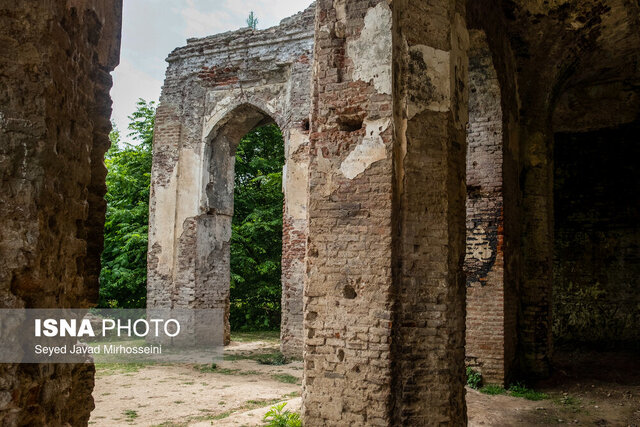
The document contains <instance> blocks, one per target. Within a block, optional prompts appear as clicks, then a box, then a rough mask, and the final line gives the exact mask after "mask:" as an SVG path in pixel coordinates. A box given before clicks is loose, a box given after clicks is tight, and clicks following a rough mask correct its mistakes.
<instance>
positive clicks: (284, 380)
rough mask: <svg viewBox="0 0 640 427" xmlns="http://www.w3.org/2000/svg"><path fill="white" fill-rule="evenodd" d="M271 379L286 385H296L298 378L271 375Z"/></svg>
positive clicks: (286, 375) (285, 375)
mask: <svg viewBox="0 0 640 427" xmlns="http://www.w3.org/2000/svg"><path fill="white" fill-rule="evenodd" d="M271 378H273V379H274V380H276V381H280V382H281V383H286V384H296V383H297V382H298V378H296V377H294V376H293V375H289V374H273V375H271Z"/></svg>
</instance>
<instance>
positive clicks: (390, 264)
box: [303, 0, 467, 426]
mask: <svg viewBox="0 0 640 427" xmlns="http://www.w3.org/2000/svg"><path fill="white" fill-rule="evenodd" d="M414 3H415V2H414ZM432 3H437V7H436V6H434V5H432V6H424V5H415V4H411V3H410V2H408V1H398V2H394V3H393V6H389V4H388V2H387V1H363V0H351V1H335V2H334V1H329V0H321V1H319V2H318V4H317V19H316V45H315V58H316V59H315V61H316V63H315V67H314V81H313V97H314V100H313V108H312V128H311V147H310V148H311V152H310V154H311V162H310V171H309V179H310V185H309V188H310V199H309V221H310V222H309V236H310V237H309V240H308V249H307V259H308V265H307V283H306V286H305V292H304V294H305V295H304V311H305V319H304V339H305V343H304V344H305V345H304V350H305V375H304V394H303V402H304V404H303V418H304V423H305V425H307V426H316V425H318V426H319V425H347V424H354V425H429V424H439V423H442V422H444V423H449V424H454V425H464V424H466V410H465V404H464V364H463V362H464V275H463V273H462V262H463V259H464V248H465V242H464V235H465V221H464V218H465V207H464V199H465V185H464V170H465V162H464V158H465V146H466V145H465V124H466V120H467V118H466V103H467V98H466V89H465V88H466V85H467V75H466V69H467V64H466V62H467V60H466V45H467V36H466V26H465V22H464V7H463V3H462V2H449V1H437V2H432ZM392 8H393V10H392ZM392 70H394V72H395V73H396V75H395V78H392V73H393V72H392Z"/></svg>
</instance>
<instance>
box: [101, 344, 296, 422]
mask: <svg viewBox="0 0 640 427" xmlns="http://www.w3.org/2000/svg"><path fill="white" fill-rule="evenodd" d="M256 348H258V349H259V350H261V351H264V350H271V351H276V350H277V347H274V346H273V345H272V344H271V345H264V344H259V345H256V343H247V345H242V344H240V345H234V346H233V347H231V348H230V349H232V351H231V353H233V352H240V351H251V352H253V351H255V350H256ZM225 353H226V354H227V352H226V351H225ZM218 372H224V373H218ZM274 375H289V376H291V377H295V379H293V378H291V377H280V378H284V379H289V380H294V381H296V383H294V384H288V383H284V382H282V381H281V380H279V379H277V378H274V377H273V376H274ZM301 377H302V362H293V363H289V364H287V365H284V366H269V365H261V364H259V363H257V362H255V361H253V360H233V361H224V362H220V363H218V368H217V369H216V371H206V372H201V371H200V370H199V369H197V367H194V366H193V365H150V366H144V367H140V368H137V369H136V368H130V367H126V366H123V367H118V368H116V369H99V370H98V371H97V375H96V386H95V389H94V399H95V402H96V409H95V410H94V411H93V412H92V414H91V420H90V424H91V425H94V426H105V427H106V426H119V425H123V426H124V425H140V426H158V425H163V426H167V427H168V426H185V425H191V424H195V423H198V422H206V424H204V425H211V423H212V422H213V424H214V425H218V424H219V423H220V422H221V421H222V420H224V419H225V418H228V417H229V416H231V415H234V414H237V413H242V412H247V411H250V410H252V409H257V408H263V407H264V408H265V409H264V411H265V412H266V411H267V410H268V408H269V407H270V406H272V405H273V404H274V403H275V402H277V401H282V400H288V399H291V398H293V397H296V396H298V395H299V393H300V380H301ZM260 419H261V417H260ZM258 421H259V420H258Z"/></svg>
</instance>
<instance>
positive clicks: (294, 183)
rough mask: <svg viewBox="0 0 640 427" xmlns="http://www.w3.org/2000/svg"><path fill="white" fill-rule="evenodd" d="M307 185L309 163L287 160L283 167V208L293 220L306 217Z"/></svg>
mask: <svg viewBox="0 0 640 427" xmlns="http://www.w3.org/2000/svg"><path fill="white" fill-rule="evenodd" d="M308 187H309V164H308V163H307V162H302V161H300V162H296V161H295V160H293V159H289V160H288V161H287V167H286V169H285V188H284V190H285V191H284V193H285V209H286V214H287V215H288V216H290V217H291V218H293V219H294V220H305V219H306V218H307V191H308Z"/></svg>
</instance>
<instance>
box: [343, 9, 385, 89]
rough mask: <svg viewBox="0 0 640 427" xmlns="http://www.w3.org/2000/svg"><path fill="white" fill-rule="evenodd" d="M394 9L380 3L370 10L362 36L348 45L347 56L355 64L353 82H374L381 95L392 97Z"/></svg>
mask: <svg viewBox="0 0 640 427" xmlns="http://www.w3.org/2000/svg"><path fill="white" fill-rule="evenodd" d="M391 17H392V15H391V9H390V8H389V6H388V5H387V2H380V3H378V5H377V6H375V7H373V8H371V9H369V10H368V11H367V15H366V16H365V18H364V28H363V29H362V32H361V33H360V37H358V38H357V39H356V40H351V41H349V42H347V56H348V57H349V58H351V60H352V61H353V73H352V78H353V80H354V81H355V80H362V81H364V82H370V81H373V86H374V87H375V88H376V90H377V91H378V93H386V94H389V95H390V94H391V86H392V77H391V64H392V62H391V61H392V57H391V51H392V49H391V46H392V40H391Z"/></svg>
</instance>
